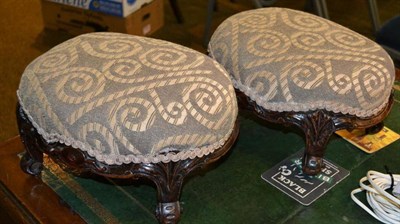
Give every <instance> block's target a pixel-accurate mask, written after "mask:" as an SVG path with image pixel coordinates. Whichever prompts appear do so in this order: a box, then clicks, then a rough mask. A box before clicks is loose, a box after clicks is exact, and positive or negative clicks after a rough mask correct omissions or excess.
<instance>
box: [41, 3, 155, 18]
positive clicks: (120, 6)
mask: <svg viewBox="0 0 400 224" xmlns="http://www.w3.org/2000/svg"><path fill="white" fill-rule="evenodd" d="M47 1H51V2H56V3H59V4H64V5H69V6H74V7H78V8H82V9H89V10H91V11H95V12H102V13H105V14H110V15H113V16H119V17H126V16H128V15H130V14H131V13H133V12H135V11H137V10H138V9H140V8H141V7H142V5H144V4H149V3H150V2H151V1H153V0H47Z"/></svg>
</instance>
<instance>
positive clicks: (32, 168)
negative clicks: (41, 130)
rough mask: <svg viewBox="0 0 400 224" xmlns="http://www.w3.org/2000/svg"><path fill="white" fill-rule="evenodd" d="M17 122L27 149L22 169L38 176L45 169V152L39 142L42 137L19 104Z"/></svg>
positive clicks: (22, 160)
mask: <svg viewBox="0 0 400 224" xmlns="http://www.w3.org/2000/svg"><path fill="white" fill-rule="evenodd" d="M17 122H18V129H19V134H20V137H21V141H22V143H23V144H24V146H25V150H26V151H25V153H24V155H23V156H22V158H21V162H20V166H21V169H22V170H23V171H24V172H26V173H28V174H31V175H35V176H38V175H40V173H41V171H42V169H43V152H42V151H41V150H40V146H39V142H38V141H41V139H42V138H40V136H39V134H38V133H37V132H36V129H35V128H34V127H33V125H32V124H31V122H29V120H28V118H27V117H26V115H25V113H24V112H23V110H22V108H21V107H20V106H19V105H18V106H17Z"/></svg>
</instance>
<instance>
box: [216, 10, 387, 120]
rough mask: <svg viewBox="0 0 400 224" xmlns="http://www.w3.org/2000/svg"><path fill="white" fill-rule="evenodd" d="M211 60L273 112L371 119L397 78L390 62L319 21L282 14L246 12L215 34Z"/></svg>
mask: <svg viewBox="0 0 400 224" xmlns="http://www.w3.org/2000/svg"><path fill="white" fill-rule="evenodd" d="M209 54H210V56H211V57H212V58H214V59H216V60H217V61H218V62H220V63H221V64H222V65H223V66H224V67H225V69H227V71H228V72H229V73H230V76H231V78H232V80H233V82H234V86H235V88H238V89H239V90H241V91H242V92H244V93H245V94H246V95H248V96H249V97H250V98H251V99H253V100H255V101H256V102H257V104H258V105H260V106H262V107H264V108H266V109H268V110H273V111H308V110H314V109H326V110H329V111H333V112H340V113H345V114H352V115H357V116H360V117H368V116H371V115H374V114H376V113H377V112H379V111H380V110H381V109H382V108H383V107H384V106H385V105H386V103H387V101H388V98H389V95H390V92H391V89H392V86H393V82H394V78H395V73H394V65H393V62H392V60H391V59H390V58H389V56H388V54H387V53H386V52H385V51H384V50H383V49H382V48H381V47H380V46H379V45H377V44H375V43H374V42H372V41H371V40H369V39H367V38H365V37H363V36H361V35H359V34H357V33H355V32H353V31H351V30H349V29H347V28H345V27H342V26H340V25H338V24H336V23H333V22H331V21H328V20H325V19H323V18H320V17H317V16H314V15H311V14H308V13H304V12H300V11H295V10H290V9H284V8H264V9H256V10H250V11H245V12H242V13H239V14H236V15H234V16H232V17H230V18H228V19H227V20H225V21H224V22H223V23H222V24H221V25H220V26H219V27H218V29H217V30H216V31H215V33H214V34H213V36H212V38H211V41H210V44H209Z"/></svg>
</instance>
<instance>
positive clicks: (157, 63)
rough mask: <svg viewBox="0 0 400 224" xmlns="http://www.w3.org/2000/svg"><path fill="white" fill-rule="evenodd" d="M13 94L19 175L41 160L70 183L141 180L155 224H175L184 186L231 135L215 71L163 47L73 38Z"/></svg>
mask: <svg viewBox="0 0 400 224" xmlns="http://www.w3.org/2000/svg"><path fill="white" fill-rule="evenodd" d="M17 94H18V101H19V104H18V106H17V120H18V126H19V131H20V136H21V139H22V141H23V143H24V145H25V148H26V152H25V154H24V156H23V157H22V159H21V167H22V169H23V170H24V171H25V172H27V173H29V174H32V175H37V176H38V175H40V173H41V170H42V168H43V165H42V163H43V153H46V154H47V155H48V156H49V157H50V158H51V159H53V160H54V161H55V163H57V164H59V165H60V166H61V167H62V168H64V169H66V170H68V171H70V172H73V173H75V174H82V173H85V174H86V173H92V174H98V175H101V176H106V177H111V178H132V179H138V178H148V179H150V180H151V181H153V182H154V183H155V185H156V186H157V192H158V193H157V197H158V205H157V209H156V215H157V218H158V220H159V222H160V223H176V222H177V221H178V220H179V218H180V212H181V209H180V204H179V197H180V193H181V189H182V184H183V181H184V178H185V177H186V176H187V175H188V174H189V173H191V172H192V171H193V170H195V169H197V168H200V167H203V166H205V165H207V164H209V163H211V162H214V161H216V160H218V159H219V158H221V157H222V156H223V155H224V154H225V153H226V152H227V151H228V150H229V149H230V147H231V146H232V145H233V143H234V141H235V139H236V137H237V135H238V125H237V121H236V120H237V102H236V97H235V92H234V88H233V86H232V84H231V81H230V79H229V77H228V75H227V73H226V71H225V70H224V69H223V67H222V66H220V65H219V64H218V63H216V62H215V61H214V60H212V59H211V58H209V57H208V56H206V55H203V54H201V53H199V52H196V51H194V50H191V49H188V48H186V47H183V46H179V45H177V44H173V43H170V42H167V41H162V40H156V39H151V38H145V37H137V36H132V35H127V34H118V33H91V34H85V35H81V36H78V37H76V38H73V39H70V40H68V41H66V42H64V43H62V44H60V45H58V46H56V47H54V48H52V49H51V50H49V51H48V52H46V53H45V54H43V55H41V56H40V57H38V58H37V59H36V60H34V61H33V62H32V63H31V64H29V65H28V66H27V68H26V70H25V71H24V73H23V75H22V78H21V82H20V85H19V89H18V92H17Z"/></svg>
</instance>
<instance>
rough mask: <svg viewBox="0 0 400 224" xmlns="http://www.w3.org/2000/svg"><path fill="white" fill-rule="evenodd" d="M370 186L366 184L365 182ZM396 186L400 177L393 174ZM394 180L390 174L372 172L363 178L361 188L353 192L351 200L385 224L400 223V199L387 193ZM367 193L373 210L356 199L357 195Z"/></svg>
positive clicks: (399, 181) (399, 182)
mask: <svg viewBox="0 0 400 224" xmlns="http://www.w3.org/2000/svg"><path fill="white" fill-rule="evenodd" d="M367 180H368V182H369V183H370V185H366V184H364V182H365V181H367ZM393 181H394V186H396V185H397V184H400V175H397V174H393ZM391 184H392V179H391V177H390V175H389V174H383V173H380V172H377V171H373V170H370V171H368V173H367V176H366V177H363V178H361V180H360V188H357V189H354V190H353V191H352V192H351V199H353V201H354V202H355V203H357V204H358V205H359V206H360V207H361V208H363V209H364V210H365V211H367V212H368V213H369V214H370V215H372V216H373V217H374V218H376V219H377V220H379V221H381V222H383V223H389V224H393V223H396V224H399V223H400V199H399V198H396V197H395V196H393V195H391V194H389V193H387V192H386V191H385V190H386V189H388V188H390V186H391ZM363 191H366V195H367V201H368V203H369V205H370V207H371V208H372V210H373V211H372V210H371V209H370V208H369V207H367V206H366V205H365V204H364V203H362V202H361V201H360V200H358V199H357V198H356V197H355V194H357V193H360V192H363Z"/></svg>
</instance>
